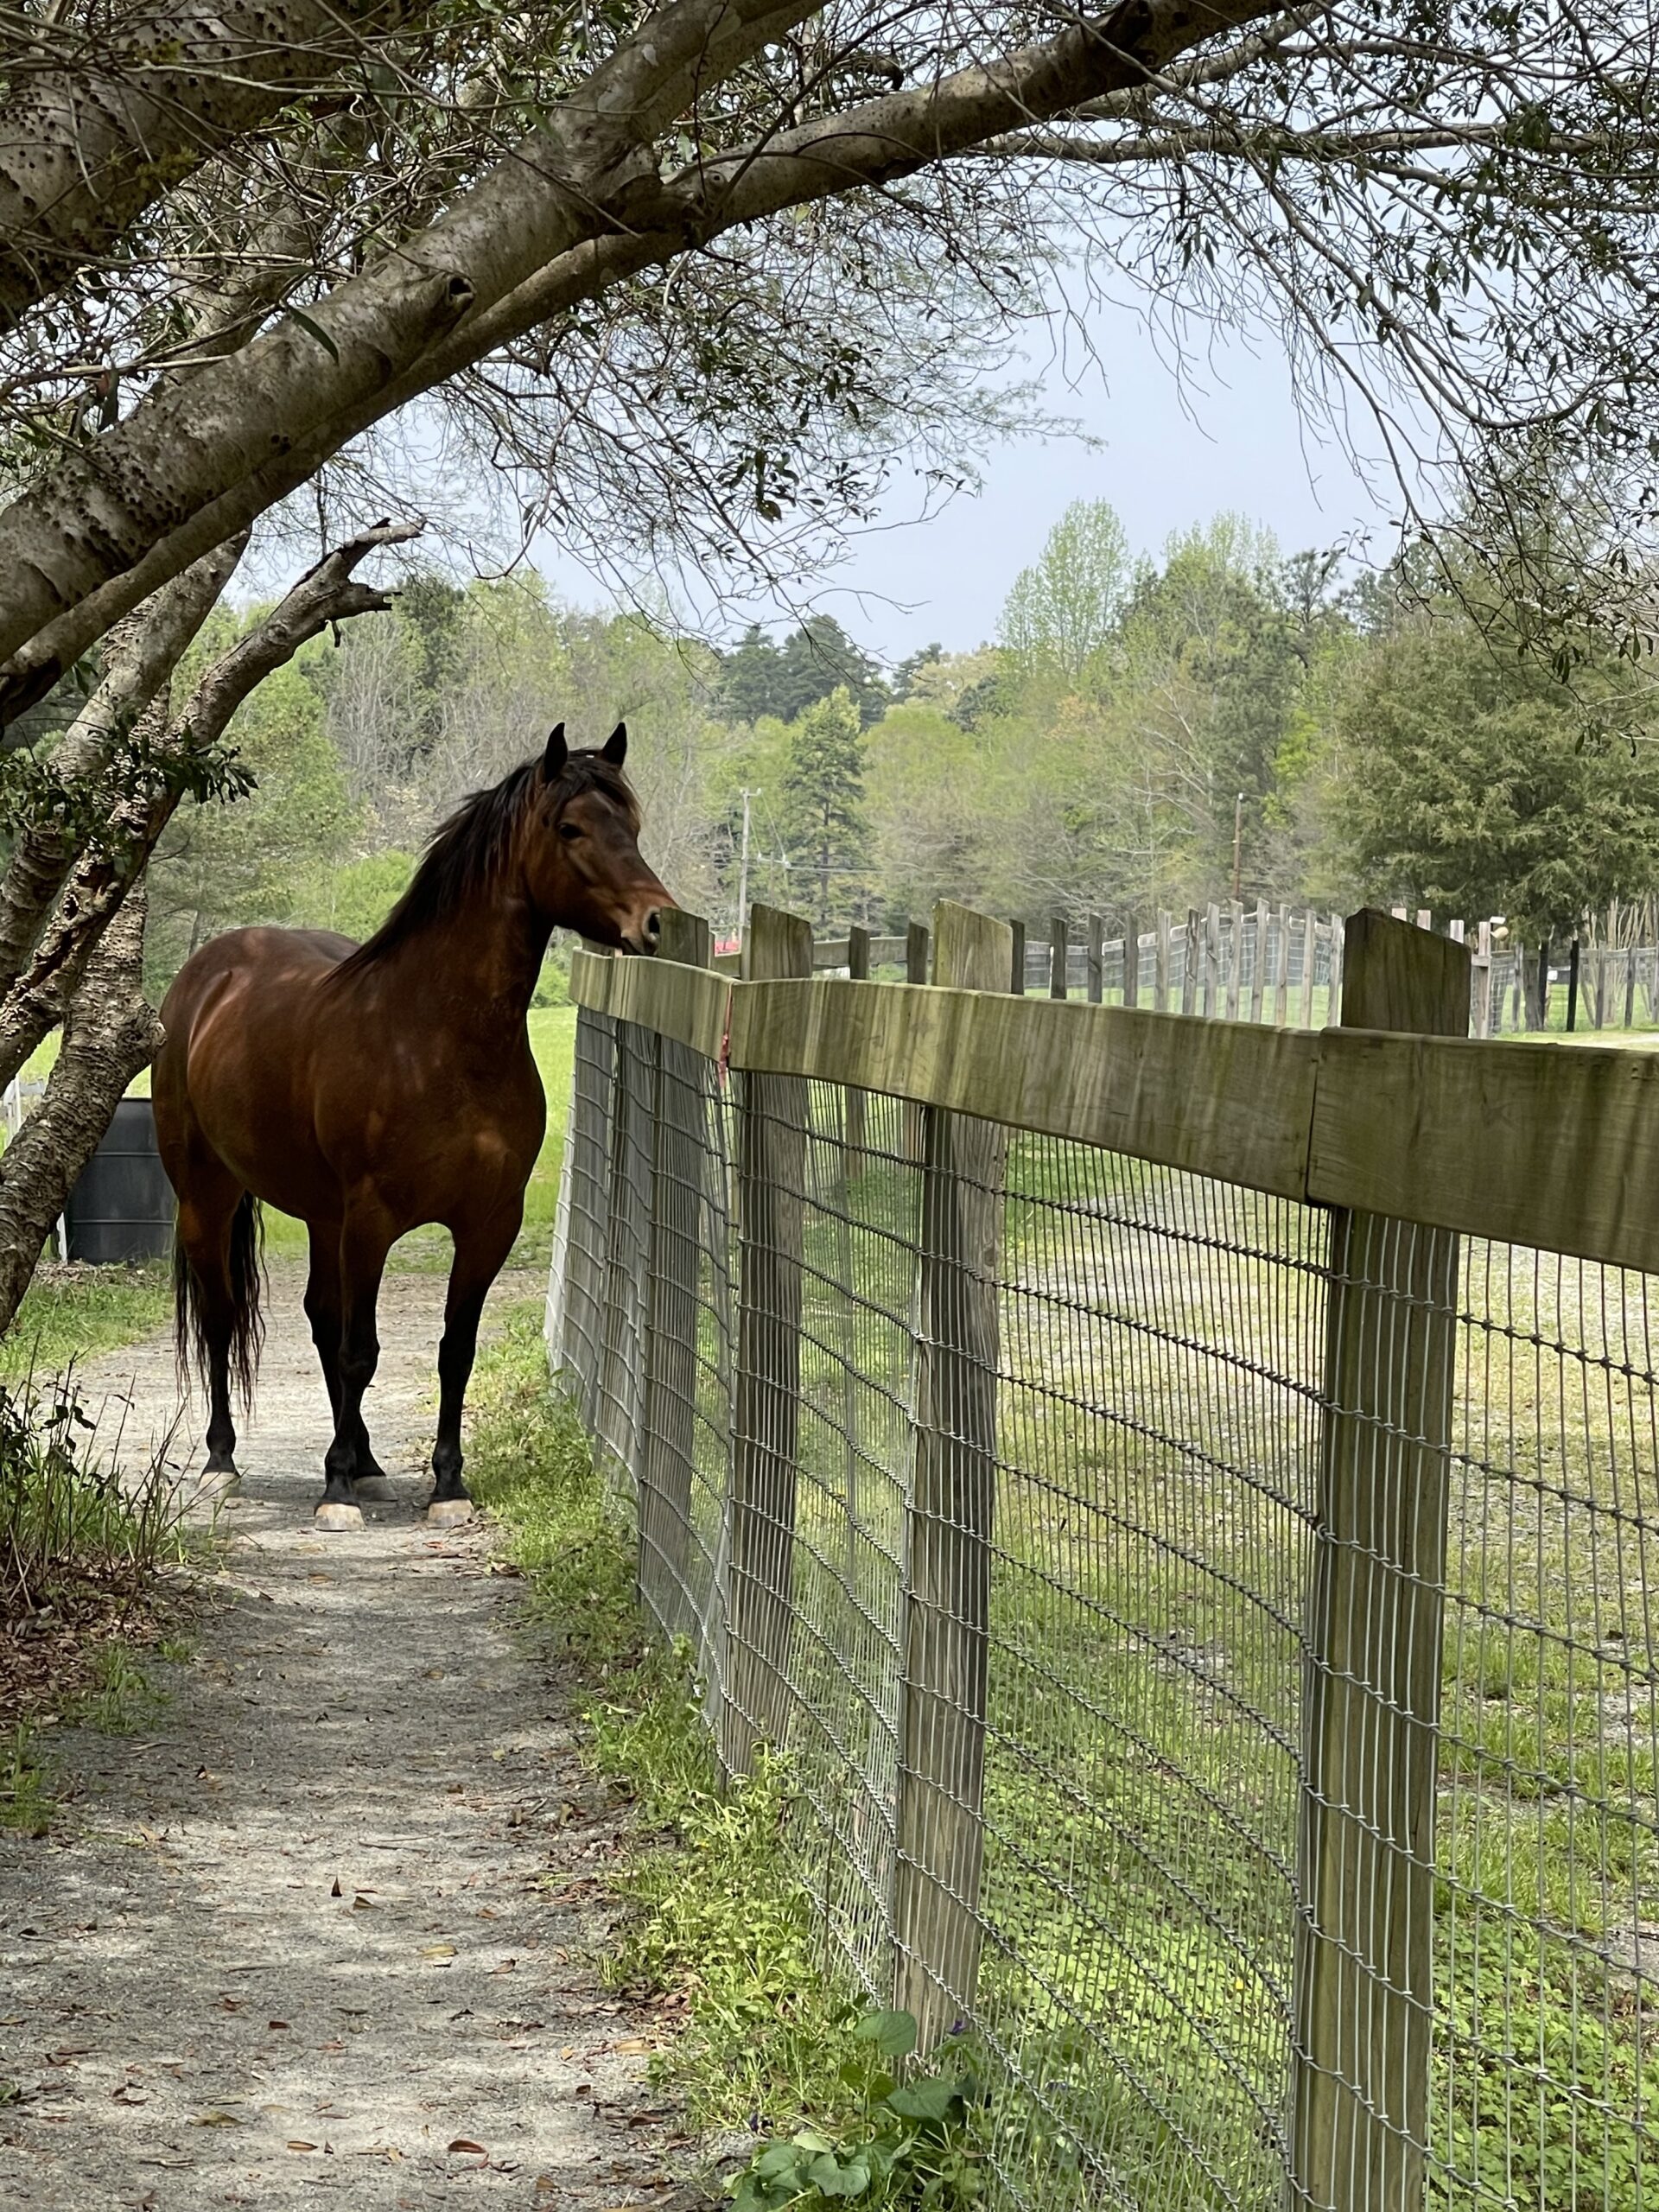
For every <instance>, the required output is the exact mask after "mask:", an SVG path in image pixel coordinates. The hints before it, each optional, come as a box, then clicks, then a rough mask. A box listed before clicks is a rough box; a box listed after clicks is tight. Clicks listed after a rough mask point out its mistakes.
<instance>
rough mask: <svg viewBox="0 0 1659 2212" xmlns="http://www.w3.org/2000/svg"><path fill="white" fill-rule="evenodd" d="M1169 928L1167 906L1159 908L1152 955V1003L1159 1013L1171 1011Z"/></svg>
mask: <svg viewBox="0 0 1659 2212" xmlns="http://www.w3.org/2000/svg"><path fill="white" fill-rule="evenodd" d="M1169 930H1170V915H1169V909H1168V907H1167V906H1160V908H1159V909H1158V938H1157V943H1156V944H1155V945H1154V948H1153V956H1152V1003H1153V1007H1154V1010H1155V1011H1156V1012H1157V1013H1159V1014H1167V1013H1168V1011H1169Z"/></svg>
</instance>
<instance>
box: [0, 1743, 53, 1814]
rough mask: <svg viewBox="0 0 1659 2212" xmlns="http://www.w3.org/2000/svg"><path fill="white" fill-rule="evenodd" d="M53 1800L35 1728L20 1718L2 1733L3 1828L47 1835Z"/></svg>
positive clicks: (0, 1792)
mask: <svg viewBox="0 0 1659 2212" xmlns="http://www.w3.org/2000/svg"><path fill="white" fill-rule="evenodd" d="M52 1813H53V1802H52V1795H51V1792H50V1790H49V1789H48V1787H47V1773H46V1768H45V1766H44V1764H43V1763H42V1762H41V1759H40V1758H38V1757H37V1755H36V1752H35V1731H34V1730H33V1729H32V1728H31V1727H29V1725H28V1723H27V1722H26V1721H21V1720H20V1721H19V1722H18V1723H17V1724H16V1726H15V1727H14V1728H12V1729H11V1730H10V1732H8V1733H7V1734H5V1735H3V1736H0V1828H21V1829H22V1832H23V1834H25V1835H35V1836H39V1835H44V1834H46V1833H47V1831H48V1829H49V1828H50V1827H51V1825H52Z"/></svg>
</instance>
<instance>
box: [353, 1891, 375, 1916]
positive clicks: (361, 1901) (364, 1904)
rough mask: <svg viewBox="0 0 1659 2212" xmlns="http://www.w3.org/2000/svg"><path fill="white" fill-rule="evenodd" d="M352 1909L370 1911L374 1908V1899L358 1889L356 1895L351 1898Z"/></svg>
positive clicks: (354, 1910)
mask: <svg viewBox="0 0 1659 2212" xmlns="http://www.w3.org/2000/svg"><path fill="white" fill-rule="evenodd" d="M352 1910H353V1912H372V1911H373V1910H374V1899H373V1898H372V1897H365V1896H364V1894H363V1892H362V1891H361V1890H359V1891H358V1893H357V1895H356V1896H355V1897H353V1899H352Z"/></svg>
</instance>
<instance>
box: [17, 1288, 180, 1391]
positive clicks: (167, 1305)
mask: <svg viewBox="0 0 1659 2212" xmlns="http://www.w3.org/2000/svg"><path fill="white" fill-rule="evenodd" d="M172 1312H173V1281H172V1272H171V1269H170V1268H168V1265H167V1263H166V1262H164V1261H156V1262H151V1263H150V1264H149V1265H148V1266H145V1267H136V1268H122V1267H116V1268H89V1267H82V1266H75V1267H69V1268H60V1267H54V1266H51V1265H42V1266H41V1268H38V1269H37V1270H36V1272H35V1280H34V1281H33V1282H31V1283H30V1285H29V1288H28V1289H27V1290H26V1291H25V1292H24V1294H23V1302H22V1305H21V1306H19V1307H18V1309H17V1312H16V1315H15V1316H14V1318H13V1320H12V1324H11V1326H10V1329H9V1330H8V1331H7V1332H6V1334H5V1336H4V1337H3V1338H0V1382H4V1383H18V1382H22V1381H23V1380H24V1379H25V1378H26V1377H28V1376H30V1375H42V1376H44V1375H50V1374H54V1373H55V1372H57V1371H58V1370H61V1369H64V1368H67V1367H68V1366H69V1365H71V1363H80V1362H83V1361H86V1360H88V1359H95V1358H96V1357H98V1356H99V1353H100V1352H106V1351H118V1349H119V1348H120V1346H121V1345H123V1344H135V1343H137V1340H138V1339H139V1338H141V1337H147V1336H149V1334H150V1333H151V1332H152V1331H154V1330H156V1329H159V1328H161V1327H162V1326H163V1325H164V1324H165V1323H166V1322H167V1321H168V1319H169V1318H170V1316H171V1314H172Z"/></svg>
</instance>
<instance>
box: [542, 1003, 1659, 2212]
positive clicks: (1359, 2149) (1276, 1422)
mask: <svg viewBox="0 0 1659 2212" xmlns="http://www.w3.org/2000/svg"><path fill="white" fill-rule="evenodd" d="M1654 1288H1655V1286H1654V1284H1653V1283H1652V1282H1651V1281H1649V1278H1646V1277H1643V1276H1637V1275H1632V1274H1627V1273H1624V1272H1622V1271H1620V1270H1618V1269H1616V1268H1611V1267H1604V1266H1600V1265H1596V1264H1592V1263H1590V1262H1584V1261H1579V1260H1570V1259H1567V1258H1564V1257H1561V1256H1559V1255H1554V1254H1550V1253H1546V1252H1541V1251H1534V1250H1530V1249H1516V1248H1511V1247H1508V1246H1497V1245H1489V1244H1480V1243H1473V1242H1471V1241H1470V1240H1467V1239H1459V1238H1458V1237H1457V1236H1452V1235H1451V1234H1449V1233H1448V1232H1446V1231H1445V1230H1434V1229H1429V1228H1426V1227H1419V1226H1414V1225H1413V1224H1408V1223H1401V1222H1397V1221H1383V1220H1380V1219H1376V1218H1375V1217H1370V1216H1365V1215H1362V1214H1346V1213H1336V1214H1332V1212H1331V1211H1329V1210H1328V1209H1325V1208H1321V1207H1315V1206H1312V1205H1305V1204H1300V1203H1298V1202H1296V1201H1294V1200H1292V1199H1288V1198H1275V1197H1269V1196H1267V1195H1264V1194H1262V1193H1260V1192H1255V1191H1251V1190H1247V1189H1243V1188H1240V1187H1238V1186H1236V1185H1231V1184H1229V1183H1224V1182H1220V1181H1216V1180H1211V1179H1208V1178H1206V1177H1204V1176H1201V1175H1198V1174H1195V1173H1185V1172H1180V1171H1178V1170H1175V1169H1173V1168H1169V1167H1164V1166H1154V1165H1151V1164H1149V1163H1147V1161H1145V1160H1140V1159H1135V1158H1130V1157H1128V1156H1125V1155H1123V1154H1117V1153H1114V1152H1111V1151H1108V1150H1103V1149H1099V1148H1097V1147H1092V1146H1089V1145H1084V1144H1081V1143H1077V1142H1073V1141H1067V1140H1064V1139H1060V1138H1058V1137H1052V1136H1044V1135H1036V1134H1033V1133H1032V1132H1030V1131H1027V1130H1022V1129H1018V1128H1001V1127H997V1126H995V1125H992V1124H989V1123H986V1122H973V1121H969V1120H967V1119H966V1118H965V1117H963V1116H959V1115H947V1114H943V1113H939V1112H938V1111H936V1110H935V1109H931V1108H922V1107H918V1106H917V1105H915V1104H912V1103H907V1102H906V1101H905V1100H903V1099H899V1098H896V1097H889V1096H884V1095H880V1094H871V1093H865V1092H859V1091H849V1090H845V1089H842V1088H841V1087H840V1086H838V1085H835V1084H825V1083H821V1082H810V1083H809V1082H808V1081H806V1080H805V1079H804V1078H802V1077H789V1076H778V1075H775V1074H757V1073H748V1074H743V1073H739V1072H736V1071H733V1072H730V1073H728V1071H725V1070H724V1069H723V1068H722V1067H721V1065H719V1064H718V1062H717V1061H716V1060H715V1058H709V1057H704V1056H702V1055H700V1054H699V1053H697V1052H693V1051H692V1050H691V1049H690V1047H688V1046H684V1045H682V1044H677V1043H675V1042H673V1041H672V1040H671V1039H665V1038H663V1037H659V1036H658V1035H657V1034H655V1033H652V1032H651V1031H649V1030H646V1029H645V1028H642V1027H638V1026H637V1025H635V1024H632V1023H631V1022H626V1021H615V1020H611V1019H610V1018H609V1017H607V1016H606V1015H603V1014H596V1013H593V1012H589V1011H586V1010H584V1011H583V1012H582V1014H581V1016H580V1019H579V1026H578V1046H577V1054H576V1068H575V1089H574V1096H573V1110H572V1118H571V1126H570V1134H569V1147H568V1151H567V1165H566V1182H565V1189H564V1195H563V1205H562V1216H561V1223H560V1230H559V1236H558V1249H557V1252H556V1261H555V1280H554V1287H553V1295H552V1300H551V1305H550V1338H551V1344H552V1349H553V1352H554V1357H555V1360H556V1365H557V1367H558V1368H559V1369H560V1370H561V1371H562V1372H563V1375H564V1376H565V1377H566V1378H567V1381H568V1384H569V1388H570V1389H572V1390H573V1391H574V1392H575V1395H576V1397H577V1399H578V1402H579V1403H580V1405H581V1408H582V1413H583V1414H584V1417H585V1419H586V1420H587V1421H588V1426H589V1427H590V1429H591V1431H592V1433H594V1437H595V1438H596V1440H598V1442H599V1443H600V1445H601V1446H602V1448H603V1451H604V1453H605V1455H606V1458H607V1462H608V1464H609V1465H611V1466H612V1468H613V1471H614V1472H615V1475H616V1478H617V1480H618V1482H619V1484H620V1487H621V1491H622V1492H623V1494H624V1495H625V1496H626V1500H627V1502H628V1504H629V1507H630V1510H632V1513H633V1515H634V1516H635V1522H636V1525H637V1528H638V1531H639V1586H640V1592H641V1595H642V1598H643V1599H644V1602H645V1605H646V1606H647V1607H648V1609H649V1611H650V1612H651V1614H652V1617H653V1618H654V1619H655V1620H656V1621H657V1622H658V1624H659V1625H660V1627H661V1629H662V1630H663V1631H664V1633H665V1634H667V1635H671V1636H685V1637H689V1639H690V1643H691V1645H692V1649H693V1650H694V1652H695V1655H696V1665H697V1669H698V1672H699V1675H700V1678H701V1680H702V1683H703V1684H704V1686H705V1689H706V1694H707V1701H708V1712H709V1725H710V1726H711V1729H712V1731H713V1732H714V1738H715V1743H716V1745H718V1747H719V1750H720V1754H721V1758H722V1760H723V1762H724V1764H725V1765H726V1766H727V1768H728V1770H731V1771H739V1770H741V1769H742V1768H743V1767H744V1766H745V1765H746V1764H747V1761H748V1759H749V1758H750V1757H751V1755H752V1752H753V1746H754V1745H755V1743H756V1742H757V1740H759V1739H760V1738H767V1739H769V1740H771V1741H772V1742H774V1743H776V1744H778V1745H781V1746H782V1747H783V1749H784V1751H785V1752H786V1754H787V1756H788V1758H789V1759H790V1762H791V1768H792V1771H793V1774H794V1777H795V1779H796V1782H797V1783H798V1811H797V1815H796V1823H795V1831H794V1833H795V1841H796V1846H797V1848H798V1853H799V1857H800V1861H801V1864H802V1866H803V1869H804V1874H805V1878H806V1879H807V1882H808V1884H809V1885H810V1891H811V1895H812V1897H813V1898H814V1901H815V1904H816V1906H817V1913H818V1916H819V1920H820V1924H821V1927H822V1929H823V1937H824V1940H825V1942H826V1945H827V1946H828V1948H829V1951H830V1952H831V1954H832V1955H833V1956H834V1957H835V1959H836V1961H837V1962H838V1965H839V1967H840V1968H841V1970H842V1971H843V1972H844V1973H845V1974H848V1975H849V1977H850V1978H851V1979H852V1980H855V1982H856V1983H857V1985H858V1986H860V1987H861V1989H862V1990H863V1991H864V1992H865V1993H868V1996H869V1997H870V1998H871V1999H873V2000H874V2001H876V2002H879V2003H883V2004H889V2003H893V2002H899V2003H902V2004H905V2005H908V2007H909V2008H910V2009H912V2010H913V2011H915V2012H917V2013H918V2017H919V2018H921V2019H922V2020H923V2022H924V2024H925V2028H926V2029H927V2031H929V2033H930V2034H931V2035H938V2034H941V2033H948V2032H956V2033H957V2034H959V2035H961V2036H962V2037H964V2038H965V2039H966V2041H967V2044H969V2046H970V2047H971V2049H972V2051H973V2052H974V2054H975V2056H976V2060H977V2063H978V2064H979V2066H980V2068H981V2069H982V2070H983V2071H984V2072H985V2073H986V2075H988V2078H990V2079H991V2080H992V2082H994V2084H995V2096H994V2101H993V2104H992V2107H991V2112H992V2120H991V2126H992V2130H993V2151H992V2166H993V2170H994V2175H995V2183H994V2187H995V2201H996V2202H999V2203H1007V2204H1014V2205H1020V2206H1028V2207H1032V2208H1037V2207H1042V2208H1045V2212H1049V2208H1055V2212H1067V2209H1068V2208H1073V2207H1075V2208H1077V2212H1082V2208H1084V2207H1085V2206H1086V2207H1091V2208H1092V2207H1096V2206H1102V2205H1106V2206H1115V2207H1122V2208H1125V2212H1128V2208H1135V2212H1210V2209H1211V2208H1220V2207H1224V2206H1225V2207H1236V2208H1241V2212H1243V2208H1249V2212H1268V2208H1277V2207H1280V2206H1281V2205H1285V2204H1289V2205H1293V2206H1317V2207H1319V2208H1322V2212H1348V2208H1351V2207H1353V2208H1382V2207H1387V2208H1389V2212H1396V2208H1398V2209H1399V2212H1403V2209H1404V2208H1408V2207H1411V2208H1414V2207H1416V2206H1418V2205H1421V2204H1423V2203H1425V2202H1427V2203H1428V2204H1431V2205H1436V2206H1439V2205H1445V2206H1452V2205H1458V2206H1464V2205H1468V2206H1478V2207H1492V2208H1497V2207H1505V2206H1518V2207H1526V2208H1537V2212H1589V2208H1592V2207H1594V2208H1598V2209H1599V2212H1648V2208H1659V1801H1656V1752H1659V1628H1656V1622H1655V1619H1654V1602H1655V1600H1654V1594H1653V1593H1654V1592H1655V1589H1656V1586H1659V1430H1656V1421H1655V1407H1656V1380H1655V1365H1654V1344H1653V1335H1652V1330H1653V1316H1652V1313H1651V1312H1650V1301H1651V1299H1652V1295H1653V1292H1654Z"/></svg>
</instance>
